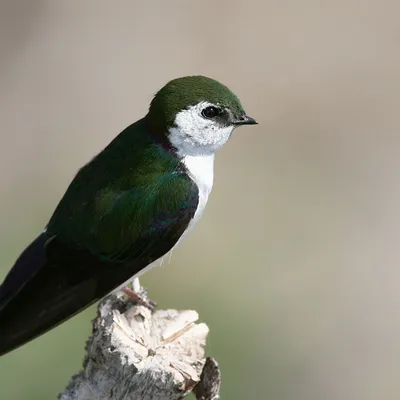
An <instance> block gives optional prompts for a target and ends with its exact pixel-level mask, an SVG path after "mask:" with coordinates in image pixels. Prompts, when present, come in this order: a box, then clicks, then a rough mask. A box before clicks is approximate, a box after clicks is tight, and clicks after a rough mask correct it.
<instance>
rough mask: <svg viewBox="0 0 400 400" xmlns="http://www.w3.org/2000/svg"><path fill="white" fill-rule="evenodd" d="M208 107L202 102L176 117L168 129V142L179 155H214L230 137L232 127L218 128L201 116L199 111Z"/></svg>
mask: <svg viewBox="0 0 400 400" xmlns="http://www.w3.org/2000/svg"><path fill="white" fill-rule="evenodd" d="M209 105H211V104H210V103H207V102H204V101H203V102H200V103H198V104H196V105H194V106H191V107H189V108H187V109H185V110H182V111H180V112H179V113H178V114H177V115H176V117H175V121H174V125H173V127H172V128H170V129H169V140H170V142H171V144H172V145H173V146H174V147H175V148H176V149H177V150H178V153H179V154H180V155H182V156H200V155H202V156H204V155H211V154H214V153H215V152H216V151H217V150H218V149H219V148H221V147H222V146H223V145H224V144H225V143H226V142H227V141H228V139H229V137H230V136H231V134H232V131H233V129H234V127H233V126H220V125H219V124H218V123H217V122H215V121H214V120H212V119H207V118H204V117H203V116H202V115H201V110H202V109H203V108H205V107H207V106H209Z"/></svg>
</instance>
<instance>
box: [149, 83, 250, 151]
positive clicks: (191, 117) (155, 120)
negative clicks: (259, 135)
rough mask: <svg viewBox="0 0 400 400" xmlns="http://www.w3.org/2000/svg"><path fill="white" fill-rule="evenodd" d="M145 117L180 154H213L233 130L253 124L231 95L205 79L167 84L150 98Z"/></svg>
mask: <svg viewBox="0 0 400 400" xmlns="http://www.w3.org/2000/svg"><path fill="white" fill-rule="evenodd" d="M146 118H147V120H148V121H149V122H150V125H151V126H152V127H153V128H155V129H157V130H158V131H160V130H162V131H164V132H165V134H166V135H167V136H168V137H169V139H170V141H171V143H172V144H173V145H174V146H175V147H176V148H177V149H178V150H180V151H181V152H182V153H184V154H199V153H200V154H208V153H213V152H215V151H216V150H217V149H218V148H219V147H221V146H222V145H223V144H224V143H225V142H226V141H227V140H228V138H229V137H230V134H231V133H232V131H233V129H234V128H235V127H237V126H239V125H252V124H256V121H255V120H254V119H253V118H251V117H249V116H247V115H246V113H245V111H244V109H243V106H242V104H241V103H240V100H239V99H238V98H237V96H236V95H235V94H234V93H232V92H231V91H230V90H229V89H228V88H227V87H226V86H224V85H222V84H221V83H219V82H217V81H216V80H214V79H210V78H207V77H205V76H186V77H183V78H178V79H174V80H172V81H170V82H168V83H167V84H166V85H165V86H164V87H163V88H162V89H160V90H159V91H158V93H157V94H156V95H155V96H154V99H153V101H152V102H151V104H150V109H149V113H148V114H147V116H146Z"/></svg>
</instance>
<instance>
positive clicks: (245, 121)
mask: <svg viewBox="0 0 400 400" xmlns="http://www.w3.org/2000/svg"><path fill="white" fill-rule="evenodd" d="M257 124H258V122H257V121H256V120H255V119H254V118H251V117H249V116H248V115H242V116H240V117H239V118H237V119H235V120H234V121H233V125H257Z"/></svg>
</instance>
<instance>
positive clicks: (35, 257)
mask: <svg viewBox="0 0 400 400" xmlns="http://www.w3.org/2000/svg"><path fill="white" fill-rule="evenodd" d="M47 240H48V237H47V235H46V234H45V233H42V234H41V235H39V236H38V237H37V238H36V239H35V240H34V241H33V242H32V243H31V244H30V245H29V246H28V247H27V248H26V249H25V250H24V251H23V252H22V254H21V255H20V256H19V257H18V259H17V261H16V262H15V264H14V266H13V268H12V269H11V271H10V272H9V273H8V275H7V276H6V278H5V280H4V282H3V284H2V285H1V286H0V310H2V309H3V308H4V307H5V305H6V304H7V303H8V301H9V300H10V299H12V297H13V296H14V295H16V294H17V293H18V291H19V290H20V289H21V288H22V287H23V286H24V285H25V284H26V282H27V281H29V280H30V279H31V278H32V277H33V276H34V275H35V273H36V272H37V271H38V270H39V269H40V268H41V267H43V266H44V264H45V262H46V255H45V244H46V242H47Z"/></svg>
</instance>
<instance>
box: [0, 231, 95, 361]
mask: <svg viewBox="0 0 400 400" xmlns="http://www.w3.org/2000/svg"><path fill="white" fill-rule="evenodd" d="M48 240H49V237H48V236H47V235H46V234H45V233H43V234H41V235H40V236H39V237H38V238H37V239H36V240H34V241H33V242H32V243H31V244H30V245H29V246H28V247H27V248H26V249H25V250H24V252H23V253H22V254H21V256H20V257H19V258H18V260H17V261H16V263H15V265H14V267H13V268H12V269H11V271H10V272H9V274H8V275H7V277H6V278H5V280H4V282H3V284H2V285H1V287H0V356H1V355H3V354H5V353H7V352H9V351H11V350H14V349H15V348H17V347H19V346H21V345H23V344H24V343H26V342H28V341H30V340H32V339H34V338H35V337H37V336H39V335H41V334H42V333H44V332H46V331H48V330H49V329H51V328H52V327H54V326H56V325H58V324H60V323H61V322H63V321H64V320H65V319H67V318H68V317H70V316H72V315H74V314H76V313H77V312H78V311H80V310H82V309H83V308H85V307H86V306H88V305H89V304H90V303H93V298H94V294H93V292H94V290H95V288H94V285H93V282H92V281H90V280H86V281H83V282H79V283H77V284H76V285H74V284H72V285H71V284H70V282H68V281H67V280H66V277H65V274H63V273H60V269H59V268H58V267H57V266H54V265H48V263H47V260H46V247H47V242H48Z"/></svg>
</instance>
